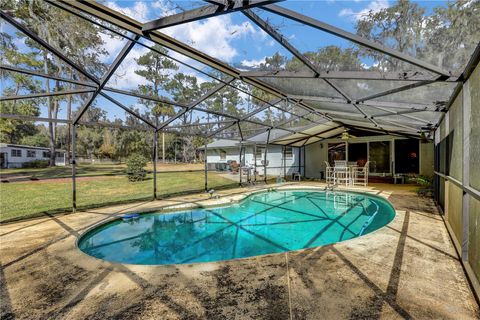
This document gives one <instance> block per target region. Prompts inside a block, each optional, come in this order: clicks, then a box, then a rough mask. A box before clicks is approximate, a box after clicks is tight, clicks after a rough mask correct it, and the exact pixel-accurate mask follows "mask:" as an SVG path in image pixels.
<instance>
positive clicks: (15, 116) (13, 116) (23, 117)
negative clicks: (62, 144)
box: [0, 114, 151, 131]
mask: <svg viewBox="0 0 480 320" xmlns="http://www.w3.org/2000/svg"><path fill="white" fill-rule="evenodd" d="M0 119H14V120H22V121H34V122H52V123H66V124H73V120H67V119H56V118H44V117H35V116H26V115H19V114H0ZM77 125H84V126H93V127H95V126H102V127H109V128H117V129H135V130H142V131H151V129H149V128H146V127H140V126H125V125H121V124H117V123H110V122H97V121H96V122H89V121H80V122H78V123H77Z"/></svg>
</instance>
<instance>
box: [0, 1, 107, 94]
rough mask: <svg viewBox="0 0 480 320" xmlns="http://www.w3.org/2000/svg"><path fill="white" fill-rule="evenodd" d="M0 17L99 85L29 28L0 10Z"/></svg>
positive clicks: (97, 82) (87, 73)
mask: <svg viewBox="0 0 480 320" xmlns="http://www.w3.org/2000/svg"><path fill="white" fill-rule="evenodd" d="M0 16H1V17H2V18H3V19H5V20H6V21H7V22H8V23H10V24H11V25H12V26H14V27H15V28H17V29H18V30H20V31H21V32H23V33H25V34H26V35H27V36H28V37H29V38H31V39H32V40H34V41H35V42H37V43H38V44H40V45H41V46H42V47H44V48H46V49H48V51H50V52H51V53H53V54H54V55H56V56H57V57H59V58H60V59H61V60H63V61H64V62H65V63H67V64H68V65H69V66H70V67H72V68H73V69H75V70H76V71H78V72H80V73H81V74H83V75H84V76H85V77H87V78H88V79H90V80H91V81H93V82H95V83H96V84H97V85H98V84H99V81H98V79H97V78H95V77H94V76H92V75H91V74H90V73H89V72H88V71H86V70H85V69H84V68H83V67H81V66H79V65H78V64H77V63H75V62H74V61H73V60H71V59H70V58H68V57H67V56H66V55H65V54H64V53H63V52H61V51H60V50H58V49H57V48H55V47H53V46H52V45H50V44H49V43H48V42H46V41H45V40H43V39H42V38H40V37H39V36H38V35H37V34H36V33H35V32H33V31H32V30H30V29H29V28H27V27H25V26H24V25H22V24H21V23H19V22H17V21H16V20H15V19H14V18H12V17H11V16H10V15H8V14H6V13H5V12H4V11H2V10H0Z"/></svg>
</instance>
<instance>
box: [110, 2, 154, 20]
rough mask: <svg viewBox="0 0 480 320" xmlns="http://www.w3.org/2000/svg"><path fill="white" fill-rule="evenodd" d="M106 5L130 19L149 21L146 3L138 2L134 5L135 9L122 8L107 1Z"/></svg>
mask: <svg viewBox="0 0 480 320" xmlns="http://www.w3.org/2000/svg"><path fill="white" fill-rule="evenodd" d="M105 5H106V6H107V7H109V8H110V9H113V10H117V11H119V12H121V13H123V14H124V15H126V16H129V17H130V18H133V19H135V20H138V21H140V22H147V21H148V11H149V8H148V6H147V4H146V3H145V2H142V1H137V2H135V3H134V4H133V7H120V6H119V5H118V4H117V3H115V2H114V1H107V2H106V3H105Z"/></svg>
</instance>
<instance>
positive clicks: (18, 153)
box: [12, 149, 22, 158]
mask: <svg viewBox="0 0 480 320" xmlns="http://www.w3.org/2000/svg"><path fill="white" fill-rule="evenodd" d="M21 156H22V150H19V149H12V157H17V158H19V157H21Z"/></svg>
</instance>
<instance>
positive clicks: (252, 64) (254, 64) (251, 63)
mask: <svg viewBox="0 0 480 320" xmlns="http://www.w3.org/2000/svg"><path fill="white" fill-rule="evenodd" d="M265 58H266V57H263V58H262V59H258V60H255V59H252V60H242V62H241V64H242V66H245V67H258V66H259V65H260V64H262V63H265Z"/></svg>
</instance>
